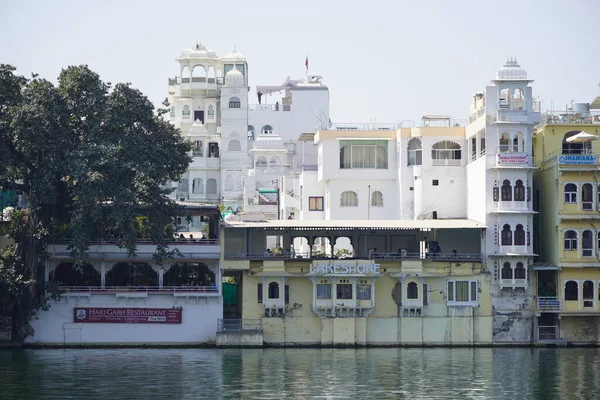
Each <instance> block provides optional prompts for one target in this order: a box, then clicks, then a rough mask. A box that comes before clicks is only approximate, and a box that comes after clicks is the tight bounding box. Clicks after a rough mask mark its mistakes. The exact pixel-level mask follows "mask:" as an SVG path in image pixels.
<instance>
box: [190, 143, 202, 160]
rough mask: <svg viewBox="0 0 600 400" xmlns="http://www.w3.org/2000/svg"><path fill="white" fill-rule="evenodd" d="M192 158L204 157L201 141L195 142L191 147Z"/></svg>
mask: <svg viewBox="0 0 600 400" xmlns="http://www.w3.org/2000/svg"><path fill="white" fill-rule="evenodd" d="M192 156H193V157H203V156H204V146H203V143H202V140H196V141H195V142H194V144H193V145H192Z"/></svg>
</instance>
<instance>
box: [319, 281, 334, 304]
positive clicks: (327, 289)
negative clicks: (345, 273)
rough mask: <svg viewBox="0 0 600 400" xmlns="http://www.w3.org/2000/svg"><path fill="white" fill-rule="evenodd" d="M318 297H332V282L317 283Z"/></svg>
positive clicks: (327, 298) (326, 298) (320, 298)
mask: <svg viewBox="0 0 600 400" xmlns="http://www.w3.org/2000/svg"><path fill="white" fill-rule="evenodd" d="M317 299H319V300H329V299H331V284H330V283H317Z"/></svg>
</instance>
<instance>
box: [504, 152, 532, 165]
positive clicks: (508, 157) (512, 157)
mask: <svg viewBox="0 0 600 400" xmlns="http://www.w3.org/2000/svg"><path fill="white" fill-rule="evenodd" d="M527 159H528V157H527V154H498V164H527Z"/></svg>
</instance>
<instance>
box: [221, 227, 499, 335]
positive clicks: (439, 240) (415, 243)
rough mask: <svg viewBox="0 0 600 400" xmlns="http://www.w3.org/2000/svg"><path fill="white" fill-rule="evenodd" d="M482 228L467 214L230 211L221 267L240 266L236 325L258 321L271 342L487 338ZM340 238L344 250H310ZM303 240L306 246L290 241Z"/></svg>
mask: <svg viewBox="0 0 600 400" xmlns="http://www.w3.org/2000/svg"><path fill="white" fill-rule="evenodd" d="M484 231H485V227H484V226H483V225H481V224H479V223H477V222H474V221H471V220H404V221H400V220H395V221H381V220H380V221H373V220H361V221H343V220H339V221H331V220H321V221H299V220H275V221H257V222H249V221H245V222H242V221H231V220H228V221H226V222H224V223H223V224H222V235H223V236H222V237H223V238H224V240H223V241H222V243H223V251H222V268H223V269H224V274H225V275H226V276H227V275H233V274H235V271H239V272H238V276H240V277H239V278H238V286H239V287H240V291H241V293H238V298H241V307H240V310H239V311H240V314H241V315H239V317H241V318H242V321H245V322H243V323H242V324H243V325H240V326H254V325H253V323H255V322H256V321H260V322H259V323H258V324H257V325H261V326H262V335H263V338H262V341H263V342H264V343H265V344H268V345H277V346H286V345H288V346H290V345H319V346H321V345H323V346H332V345H333V346H352V345H445V344H460V345H480V344H490V343H491V342H492V307H491V297H490V294H489V289H490V275H489V273H487V272H485V269H484V266H483V265H482V261H481V260H482V254H481V248H482V247H481V246H482V241H483V237H484ZM342 237H345V238H347V239H349V241H350V243H351V245H352V251H351V252H350V253H345V255H344V257H345V258H341V257H340V258H326V257H327V256H325V255H324V253H322V252H320V251H319V252H317V251H313V249H314V248H315V243H317V242H319V243H320V242H322V239H323V238H327V239H328V240H327V242H328V243H332V246H335V245H334V244H335V243H336V240H337V239H338V238H342ZM273 239H274V240H275V242H277V243H278V244H277V246H276V247H275V248H274V249H273V250H271V249H269V251H267V248H266V247H267V243H272V242H273ZM302 239H304V240H307V241H308V243H309V244H310V246H309V253H307V254H299V253H295V252H294V251H293V250H291V249H293V248H294V246H293V244H294V243H295V242H296V241H298V240H302ZM441 249H448V250H446V251H449V252H448V253H442V252H441ZM450 249H452V250H450ZM327 253H328V254H336V252H335V249H334V248H333V249H331V251H329V252H327ZM240 272H241V273H240Z"/></svg>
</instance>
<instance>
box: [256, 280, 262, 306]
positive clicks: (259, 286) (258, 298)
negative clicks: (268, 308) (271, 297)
mask: <svg viewBox="0 0 600 400" xmlns="http://www.w3.org/2000/svg"><path fill="white" fill-rule="evenodd" d="M257 293H258V295H257V299H256V300H257V301H258V302H259V303H262V297H263V293H262V283H259V284H258V291H257Z"/></svg>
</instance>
